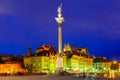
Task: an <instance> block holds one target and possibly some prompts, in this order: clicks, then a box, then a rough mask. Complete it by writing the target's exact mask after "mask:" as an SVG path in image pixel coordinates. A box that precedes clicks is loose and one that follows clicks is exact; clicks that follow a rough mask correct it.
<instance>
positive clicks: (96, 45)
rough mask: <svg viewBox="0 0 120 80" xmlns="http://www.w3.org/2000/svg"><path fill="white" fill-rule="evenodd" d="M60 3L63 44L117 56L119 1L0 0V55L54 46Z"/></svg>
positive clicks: (119, 42)
mask: <svg viewBox="0 0 120 80" xmlns="http://www.w3.org/2000/svg"><path fill="white" fill-rule="evenodd" d="M60 3H62V4H63V17H64V18H65V22H64V23H63V27H62V30H63V44H65V43H69V44H70V45H71V46H76V47H84V48H87V49H88V51H89V53H90V54H91V55H92V54H93V55H95V56H106V57H113V56H119V55H120V0H0V54H13V55H15V54H18V55H23V54H26V53H27V50H28V48H29V47H31V48H32V50H33V52H34V51H35V49H36V48H37V47H41V45H42V44H49V45H53V46H54V47H55V48H56V49H57V43H58V41H57V35H58V32H57V30H58V25H57V23H56V21H55V19H54V18H55V17H57V8H58V6H59V5H60Z"/></svg>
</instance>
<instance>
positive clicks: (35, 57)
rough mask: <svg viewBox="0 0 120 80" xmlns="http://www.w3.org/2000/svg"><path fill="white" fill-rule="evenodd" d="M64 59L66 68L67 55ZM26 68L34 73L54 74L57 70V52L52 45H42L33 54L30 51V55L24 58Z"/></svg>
mask: <svg viewBox="0 0 120 80" xmlns="http://www.w3.org/2000/svg"><path fill="white" fill-rule="evenodd" d="M63 59H64V60H63V61H64V62H63V66H65V63H66V60H65V59H66V57H65V55H63ZM24 66H25V67H26V68H27V69H28V71H29V72H33V73H54V72H55V71H56V68H57V51H56V50H55V49H54V47H53V46H50V45H42V46H41V48H37V49H36V51H35V53H32V54H31V50H30V49H29V50H28V55H27V56H25V57H24Z"/></svg>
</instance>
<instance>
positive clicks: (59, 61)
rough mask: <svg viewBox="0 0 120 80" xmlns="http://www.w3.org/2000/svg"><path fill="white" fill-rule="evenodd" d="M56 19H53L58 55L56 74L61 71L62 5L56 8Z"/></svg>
mask: <svg viewBox="0 0 120 80" xmlns="http://www.w3.org/2000/svg"><path fill="white" fill-rule="evenodd" d="M57 11H58V17H56V18H55V20H56V22H57V23H58V55H57V70H56V72H57V73H59V72H62V71H63V57H62V23H63V22H64V18H63V17H62V5H60V6H59V7H58V10H57Z"/></svg>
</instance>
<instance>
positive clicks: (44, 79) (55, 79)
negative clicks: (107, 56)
mask: <svg viewBox="0 0 120 80" xmlns="http://www.w3.org/2000/svg"><path fill="white" fill-rule="evenodd" d="M0 80H120V78H119V79H105V78H91V77H89V78H80V77H73V76H47V75H42V76H1V77H0Z"/></svg>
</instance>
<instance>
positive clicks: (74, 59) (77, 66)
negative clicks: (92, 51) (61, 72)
mask: <svg viewBox="0 0 120 80" xmlns="http://www.w3.org/2000/svg"><path fill="white" fill-rule="evenodd" d="M64 52H65V53H66V55H67V58H66V59H67V61H66V64H67V66H66V71H68V72H69V71H71V72H73V73H75V72H79V73H83V72H91V71H92V69H93V58H92V57H90V56H89V54H88V53H87V49H86V48H75V47H74V49H72V47H71V46H70V45H69V44H66V45H65V47H64Z"/></svg>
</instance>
